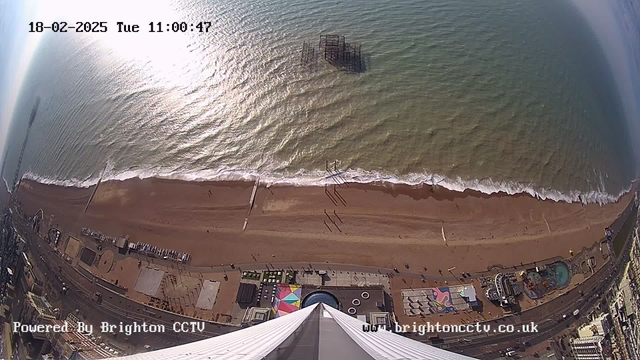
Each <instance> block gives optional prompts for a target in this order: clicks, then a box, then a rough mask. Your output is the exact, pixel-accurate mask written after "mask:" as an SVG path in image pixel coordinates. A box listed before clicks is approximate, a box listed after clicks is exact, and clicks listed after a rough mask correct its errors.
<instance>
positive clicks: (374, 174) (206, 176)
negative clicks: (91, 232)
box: [23, 168, 632, 204]
mask: <svg viewBox="0 0 640 360" xmlns="http://www.w3.org/2000/svg"><path fill="white" fill-rule="evenodd" d="M329 174H330V173H329V172H326V171H319V170H315V171H307V170H300V171H297V172H295V173H277V172H261V171H257V170H238V169H218V170H199V171H176V170H163V169H151V168H149V169H135V170H127V171H113V170H112V169H109V168H107V169H105V171H103V173H102V176H95V177H89V178H86V179H75V178H72V179H64V180H61V179H53V178H49V177H43V176H39V175H37V174H34V173H31V172H28V173H26V174H25V175H24V176H23V178H25V179H30V180H34V181H37V182H39V183H42V184H51V185H59V186H67V187H84V188H86V187H90V186H93V185H95V184H96V183H97V182H98V181H99V180H100V178H101V179H102V181H124V180H127V179H135V178H138V179H147V178H159V179H175V180H183V181H255V180H259V181H260V183H262V184H268V185H293V186H323V185H331V184H335V183H336V182H337V181H340V182H345V181H347V182H353V183H362V184H371V183H390V184H404V185H413V186H422V185H434V184H436V185H438V186H441V187H444V188H446V189H449V190H452V191H458V192H463V191H465V190H475V191H479V192H482V193H484V194H496V193H500V192H502V193H506V194H508V195H515V194H529V195H531V196H533V197H536V198H538V199H541V200H553V201H558V202H559V201H564V202H582V203H585V204H588V203H597V204H607V203H612V202H616V201H618V199H619V198H620V197H622V196H623V195H624V194H626V193H628V192H629V191H631V187H632V184H629V187H628V188H627V189H623V190H622V191H620V193H618V194H610V193H608V192H606V191H605V190H604V185H600V189H599V190H592V191H578V190H571V191H564V192H561V191H558V190H554V189H547V188H541V187H536V186H534V185H532V184H522V183H518V182H513V181H494V180H492V179H490V178H485V179H480V180H478V179H470V180H467V179H462V178H461V177H456V178H449V177H446V176H444V175H439V174H426V173H424V174H417V173H414V174H408V175H400V176H399V175H394V174H389V173H384V172H379V171H366V170H361V169H350V170H345V171H339V172H333V173H332V174H333V175H329Z"/></svg>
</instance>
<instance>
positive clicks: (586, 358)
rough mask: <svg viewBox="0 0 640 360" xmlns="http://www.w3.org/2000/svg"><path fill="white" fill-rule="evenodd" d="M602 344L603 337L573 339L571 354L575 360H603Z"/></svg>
mask: <svg viewBox="0 0 640 360" xmlns="http://www.w3.org/2000/svg"><path fill="white" fill-rule="evenodd" d="M603 342H604V336H601V335H597V336H591V337H587V338H580V339H573V340H572V341H571V353H572V354H573V357H574V358H575V359H576V360H604V359H605V355H604V349H603Z"/></svg>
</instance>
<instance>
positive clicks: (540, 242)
mask: <svg viewBox="0 0 640 360" xmlns="http://www.w3.org/2000/svg"><path fill="white" fill-rule="evenodd" d="M253 187H254V183H253V182H183V181H176V180H163V179H144V180H140V179H132V180H126V181H109V182H103V183H102V184H100V186H99V188H98V190H97V191H96V194H95V196H94V198H93V200H92V202H91V204H90V205H89V207H88V210H87V211H86V213H85V212H84V209H85V206H86V204H87V201H88V200H89V198H90V196H91V194H92V192H93V187H91V188H73V187H60V186H53V185H44V184H40V183H37V182H34V181H29V180H24V181H23V182H22V183H21V186H20V189H19V192H18V199H19V201H20V202H21V204H22V206H23V208H24V210H25V211H26V212H28V213H35V212H36V211H37V210H38V209H39V208H42V209H43V210H44V214H45V224H58V225H59V226H60V227H61V228H62V229H63V231H65V232H71V233H76V234H78V233H79V232H80V228H81V227H83V226H84V227H90V228H92V229H94V230H99V231H102V232H103V233H104V234H107V235H129V236H130V238H131V240H132V241H134V242H137V241H142V242H145V243H149V244H152V245H157V246H161V247H166V248H172V249H175V250H178V251H186V252H189V253H191V254H192V261H191V265H195V266H213V265H220V264H223V263H224V264H229V263H235V264H243V263H252V262H256V261H257V262H263V263H273V264H277V263H278V262H293V261H298V262H300V261H309V262H324V261H328V262H330V263H348V264H359V265H371V266H382V267H388V268H393V267H398V268H401V267H404V265H405V264H409V265H410V266H411V267H412V268H413V269H423V268H424V267H426V268H427V269H428V270H427V272H428V273H435V274H437V273H438V269H444V270H446V269H447V268H449V267H452V266H456V267H457V269H458V270H459V271H469V272H473V271H481V270H486V269H487V267H489V266H492V265H496V264H501V265H504V266H510V265H515V264H520V262H525V263H526V262H532V261H538V260H543V259H548V258H552V257H555V256H562V257H567V256H569V250H573V251H574V252H578V251H580V250H581V249H582V248H583V247H590V246H591V245H593V244H594V243H595V242H596V241H598V240H600V239H601V238H602V237H603V234H604V231H603V229H604V227H606V226H608V225H609V224H610V223H611V222H612V221H613V220H614V219H615V218H616V217H617V216H618V214H619V213H621V212H622V211H623V209H624V208H625V206H626V205H627V204H628V202H629V201H630V200H631V195H630V194H627V195H625V196H624V197H623V198H621V199H620V201H618V202H617V203H614V204H609V205H604V206H600V205H597V204H589V205H583V204H579V203H571V204H570V203H563V202H554V201H549V200H546V201H541V200H538V199H535V198H533V197H531V196H529V195H516V196H509V195H506V194H494V195H486V194H482V193H479V192H475V191H465V192H463V193H460V192H453V191H449V190H447V189H444V188H441V187H438V188H432V187H431V186H423V187H421V188H415V187H411V186H404V185H392V184H370V185H364V184H348V185H347V184H342V185H341V186H336V187H335V188H334V187H333V186H331V187H328V188H324V187H293V186H272V187H270V188H266V187H265V186H262V185H261V186H258V189H257V193H256V196H255V201H254V205H253V208H252V209H251V213H250V215H248V214H249V210H250V199H251V195H252V192H253ZM246 218H248V223H247V227H246V230H243V225H244V222H245V219H246ZM445 239H446V241H445Z"/></svg>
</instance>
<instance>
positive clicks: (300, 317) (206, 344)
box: [118, 304, 472, 360]
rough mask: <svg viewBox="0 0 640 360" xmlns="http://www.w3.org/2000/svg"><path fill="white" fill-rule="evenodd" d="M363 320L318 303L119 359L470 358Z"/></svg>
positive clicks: (416, 359) (316, 359)
mask: <svg viewBox="0 0 640 360" xmlns="http://www.w3.org/2000/svg"><path fill="white" fill-rule="evenodd" d="M363 325H366V323H365V322H363V321H360V320H358V319H356V318H353V317H351V316H349V315H347V314H345V313H343V312H340V311H339V310H336V309H334V308H332V307H330V306H326V305H324V304H314V305H313V306H311V307H308V308H304V309H301V310H298V311H296V312H293V313H291V314H288V315H286V316H282V317H279V318H277V319H274V320H270V321H267V322H265V323H262V324H259V325H256V326H252V327H249V328H246V329H242V330H238V331H235V332H232V333H229V334H225V335H220V336H217V337H214V338H211V339H206V340H201V341H197V342H194V343H190V344H186V345H180V346H176V347H172V348H168V349H162V350H157V351H151V352H146V353H141V354H136V355H131V356H126V357H120V358H118V359H123V360H124V359H126V360H161V359H172V360H173V359H175V360H179V359H184V360H187V359H189V360H196V359H225V360H227V359H228V360H238V359H243V360H245V359H264V360H272V359H290V360H294V359H295V360H324V359H352V360H371V359H394V360H401V359H402V360H406V359H412V360H414V359H415V360H419V359H430V360H431V359H433V360H438V359H442V360H445V359H452V360H463V359H472V358H470V357H467V356H464V355H459V354H456V353H452V352H449V351H446V350H442V349H438V348H436V347H433V346H430V345H426V344H423V343H421V342H418V341H415V340H411V339H409V338H406V337H403V336H400V335H397V334H394V333H392V332H390V331H384V330H378V331H377V332H364V331H363Z"/></svg>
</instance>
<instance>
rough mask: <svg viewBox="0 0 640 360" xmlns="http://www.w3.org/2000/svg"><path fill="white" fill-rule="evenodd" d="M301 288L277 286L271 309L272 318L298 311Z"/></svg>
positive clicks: (285, 285)
mask: <svg viewBox="0 0 640 360" xmlns="http://www.w3.org/2000/svg"><path fill="white" fill-rule="evenodd" d="M301 297H302V287H301V286H300V285H289V284H278V285H277V287H276V292H275V296H274V298H273V304H272V305H273V307H272V309H271V313H272V315H273V316H272V317H273V318H277V317H280V316H282V315H287V314H289V313H292V312H294V311H296V310H299V309H300V304H301V302H302V301H301V299H300V298H301Z"/></svg>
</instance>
